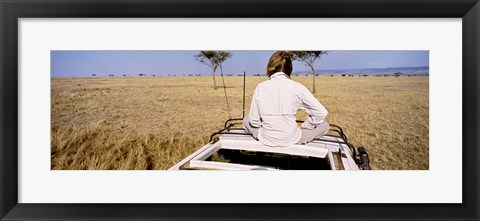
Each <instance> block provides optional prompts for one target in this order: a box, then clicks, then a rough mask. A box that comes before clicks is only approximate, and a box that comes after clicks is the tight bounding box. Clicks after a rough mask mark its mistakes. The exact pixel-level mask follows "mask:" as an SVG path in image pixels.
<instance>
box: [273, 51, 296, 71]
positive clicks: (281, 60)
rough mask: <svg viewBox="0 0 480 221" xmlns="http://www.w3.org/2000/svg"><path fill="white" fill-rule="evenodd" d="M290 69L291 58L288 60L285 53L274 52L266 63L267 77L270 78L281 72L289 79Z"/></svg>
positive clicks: (288, 57)
mask: <svg viewBox="0 0 480 221" xmlns="http://www.w3.org/2000/svg"><path fill="white" fill-rule="evenodd" d="M292 69H293V67H292V58H290V55H289V54H288V53H287V52H285V51H276V52H275V53H273V54H272V56H271V57H270V60H269V61H268V65H267V76H268V77H270V76H271V75H272V74H275V73H277V72H283V73H285V74H286V75H287V76H288V77H290V74H291V73H292Z"/></svg>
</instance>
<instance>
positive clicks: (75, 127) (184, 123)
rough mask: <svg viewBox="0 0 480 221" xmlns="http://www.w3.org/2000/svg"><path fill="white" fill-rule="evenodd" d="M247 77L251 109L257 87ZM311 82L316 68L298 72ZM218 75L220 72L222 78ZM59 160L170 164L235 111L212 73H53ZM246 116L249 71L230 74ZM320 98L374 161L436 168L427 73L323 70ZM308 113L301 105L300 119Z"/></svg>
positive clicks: (235, 101) (72, 165)
mask: <svg viewBox="0 0 480 221" xmlns="http://www.w3.org/2000/svg"><path fill="white" fill-rule="evenodd" d="M266 79H267V78H266V77H265V76H261V77H257V76H255V77H253V76H247V83H246V91H247V93H246V95H247V96H246V109H247V114H248V110H249V107H250V100H251V96H252V94H253V90H254V89H255V86H256V85H257V84H258V83H260V82H261V81H264V80H266ZM292 79H293V80H295V81H298V82H300V83H302V84H304V85H305V86H307V87H308V88H311V86H312V85H311V84H312V76H308V77H305V76H299V77H296V76H293V77H292ZM217 82H221V78H219V77H217ZM51 83H52V85H51V99H52V100H51V108H52V113H51V167H52V169H55V170H76V169H89V170H91V169H120V170H131V169H140V170H145V169H168V168H169V167H171V166H173V165H174V164H175V163H177V162H179V161H180V160H181V159H183V158H185V157H186V156H188V155H189V154H191V153H193V152H194V151H195V150H197V149H199V148H200V147H202V146H203V145H204V144H206V143H207V142H208V140H209V137H210V135H211V134H212V133H213V132H215V131H218V130H219V129H221V128H223V124H224V122H225V120H227V119H228V113H227V108H226V103H225V96H224V91H223V89H222V88H220V89H218V90H213V88H212V83H213V82H212V78H211V77H126V78H116V77H112V78H52V81H51ZM225 84H226V86H227V93H228V97H229V102H230V107H231V109H232V115H233V116H235V117H241V115H242V87H243V86H242V84H243V77H237V76H234V77H225ZM315 96H316V97H317V98H318V99H319V100H320V102H321V103H322V104H323V105H324V106H325V107H326V108H327V110H328V111H329V112H330V114H329V116H328V120H329V122H330V123H332V124H337V125H340V126H341V127H342V128H343V129H344V130H345V133H346V135H347V136H348V138H349V141H350V142H351V143H353V144H354V145H355V146H365V147H366V148H367V151H368V153H369V155H370V159H371V166H372V169H394V170H397V169H409V170H418V169H428V167H429V161H428V156H429V149H428V140H429V137H428V131H429V129H428V123H429V122H428V111H429V108H428V77H419V76H416V77H408V76H402V77H383V76H382V77H373V76H369V77H357V76H355V77H348V76H346V77H342V76H334V77H331V76H319V77H318V78H317V93H316V94H315ZM305 117H306V114H305V113H304V112H299V114H298V115H297V118H298V119H304V118H305Z"/></svg>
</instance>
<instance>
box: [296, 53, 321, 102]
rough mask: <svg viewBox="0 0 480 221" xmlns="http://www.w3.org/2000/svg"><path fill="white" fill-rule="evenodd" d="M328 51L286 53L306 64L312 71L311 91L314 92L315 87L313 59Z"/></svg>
mask: <svg viewBox="0 0 480 221" xmlns="http://www.w3.org/2000/svg"><path fill="white" fill-rule="evenodd" d="M327 53H328V51H289V52H288V54H289V55H290V57H292V59H293V60H296V61H300V62H303V64H305V65H306V66H308V67H310V69H311V70H312V73H313V89H312V93H315V92H316V89H315V77H316V76H317V74H316V73H315V66H314V65H315V61H316V60H317V59H319V58H320V57H321V56H322V55H324V54H327Z"/></svg>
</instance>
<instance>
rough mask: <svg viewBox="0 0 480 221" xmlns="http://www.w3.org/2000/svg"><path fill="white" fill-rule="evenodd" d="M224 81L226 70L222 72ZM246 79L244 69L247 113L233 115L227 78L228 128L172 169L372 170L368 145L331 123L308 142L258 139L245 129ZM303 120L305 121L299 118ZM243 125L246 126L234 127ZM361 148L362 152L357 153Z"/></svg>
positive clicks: (226, 125) (216, 134)
mask: <svg viewBox="0 0 480 221" xmlns="http://www.w3.org/2000/svg"><path fill="white" fill-rule="evenodd" d="M221 76H222V80H223V71H222V73H221ZM245 78H246V73H245V72H243V116H242V118H231V117H230V107H229V105H228V96H227V91H226V87H225V81H224V80H223V88H224V91H225V99H226V104H227V108H228V115H229V119H228V120H227V121H226V122H225V125H224V128H223V129H221V130H220V131H218V132H216V133H213V134H212V135H211V136H210V141H209V143H208V144H206V145H205V146H203V147H202V148H200V149H199V150H197V151H195V152H194V153H192V154H191V155H190V156H188V157H186V158H185V159H183V160H182V161H180V162H179V163H177V164H176V165H174V166H173V167H171V168H170V169H169V170H369V169H370V161H369V158H368V154H367V151H366V150H365V148H364V147H358V148H355V147H354V146H353V145H352V144H350V143H349V142H348V139H347V136H346V135H345V133H343V130H342V128H340V127H339V126H337V125H333V124H330V131H329V132H328V133H327V135H325V136H322V137H321V138H317V139H314V140H313V141H311V142H308V143H306V144H305V145H292V146H289V147H269V146H265V145H263V144H261V143H260V142H259V141H257V140H255V139H254V138H253V136H252V134H251V133H248V131H246V130H245V129H244V128H243V125H242V121H243V118H244V117H245ZM297 123H302V121H297ZM235 125H242V127H238V126H237V127H234V126H235ZM357 149H358V153H357Z"/></svg>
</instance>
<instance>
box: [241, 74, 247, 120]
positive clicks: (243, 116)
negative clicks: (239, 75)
mask: <svg viewBox="0 0 480 221" xmlns="http://www.w3.org/2000/svg"><path fill="white" fill-rule="evenodd" d="M245 76H246V74H245V71H243V115H242V119H243V118H245Z"/></svg>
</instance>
